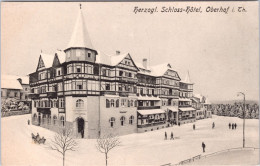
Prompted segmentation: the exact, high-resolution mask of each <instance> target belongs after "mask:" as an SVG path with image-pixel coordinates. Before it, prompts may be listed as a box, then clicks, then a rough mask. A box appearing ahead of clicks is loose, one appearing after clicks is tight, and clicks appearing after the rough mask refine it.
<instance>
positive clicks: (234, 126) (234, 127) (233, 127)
mask: <svg viewBox="0 0 260 166" xmlns="http://www.w3.org/2000/svg"><path fill="white" fill-rule="evenodd" d="M228 127H229V129H231V127H232V130H235V129H236V128H237V124H236V123H232V124H231V123H229V124H228Z"/></svg>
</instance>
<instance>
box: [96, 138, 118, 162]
mask: <svg viewBox="0 0 260 166" xmlns="http://www.w3.org/2000/svg"><path fill="white" fill-rule="evenodd" d="M120 144H121V142H120V141H119V138H118V136H113V135H112V134H108V135H104V136H103V137H99V138H98V139H97V145H96V147H97V149H98V150H99V151H100V152H101V153H105V157H106V166H107V160H108V152H109V151H110V150H112V149H113V148H115V147H117V146H119V145H120Z"/></svg>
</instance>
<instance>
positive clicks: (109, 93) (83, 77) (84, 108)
mask: <svg viewBox="0 0 260 166" xmlns="http://www.w3.org/2000/svg"><path fill="white" fill-rule="evenodd" d="M180 81H181V79H180V77H179V75H178V73H177V72H176V71H175V70H173V69H172V67H171V65H170V64H161V65H157V66H148V65H147V59H144V60H143V63H142V64H136V63H135V62H134V60H133V58H132V56H131V55H130V54H129V53H126V54H122V53H120V52H119V51H117V52H116V54H115V55H106V54H104V53H102V52H99V51H97V50H96V49H95V48H94V47H93V46H92V43H91V40H90V38H89V36H88V32H87V29H86V27H85V22H84V18H83V14H82V12H81V10H80V12H79V15H78V19H77V21H76V25H75V28H74V31H73V34H72V37H71V40H70V42H69V44H68V46H67V47H66V48H65V49H64V51H61V50H57V51H56V52H55V53H54V54H53V55H47V54H43V53H41V54H40V56H39V61H38V65H37V68H36V71H35V72H33V73H31V74H30V86H31V94H30V96H31V97H32V99H33V104H32V122H33V124H35V125H40V126H42V127H46V128H49V129H51V130H57V129H59V128H60V127H66V126H72V127H73V128H74V132H75V136H76V137H78V138H97V137H99V136H101V135H104V134H107V133H113V134H117V135H125V134H130V133H135V132H146V131H151V130H157V129H161V128H164V127H168V126H170V125H173V124H178V122H179V118H178V117H180V116H179V115H178V112H179V109H180V108H179V105H180V104H181V105H182V103H180V101H179V98H180V85H181V83H180ZM190 86H192V84H189V87H190ZM187 91H188V94H189V95H190V96H191V95H192V89H187ZM186 98H188V97H186ZM187 100H188V99H187ZM185 108H186V107H185ZM182 116H184V115H183V114H181V120H183V119H182Z"/></svg>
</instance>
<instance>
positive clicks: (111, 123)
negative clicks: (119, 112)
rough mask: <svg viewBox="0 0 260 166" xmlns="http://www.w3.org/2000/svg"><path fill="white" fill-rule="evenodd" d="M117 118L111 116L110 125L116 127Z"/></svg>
mask: <svg viewBox="0 0 260 166" xmlns="http://www.w3.org/2000/svg"><path fill="white" fill-rule="evenodd" d="M115 121H116V119H115V118H114V117H111V118H110V119H109V123H110V127H114V123H115Z"/></svg>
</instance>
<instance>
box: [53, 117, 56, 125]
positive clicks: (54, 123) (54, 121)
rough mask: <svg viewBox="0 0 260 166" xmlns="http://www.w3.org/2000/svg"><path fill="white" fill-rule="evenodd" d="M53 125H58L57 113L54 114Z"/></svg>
mask: <svg viewBox="0 0 260 166" xmlns="http://www.w3.org/2000/svg"><path fill="white" fill-rule="evenodd" d="M53 125H57V116H56V115H54V116H53Z"/></svg>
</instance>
